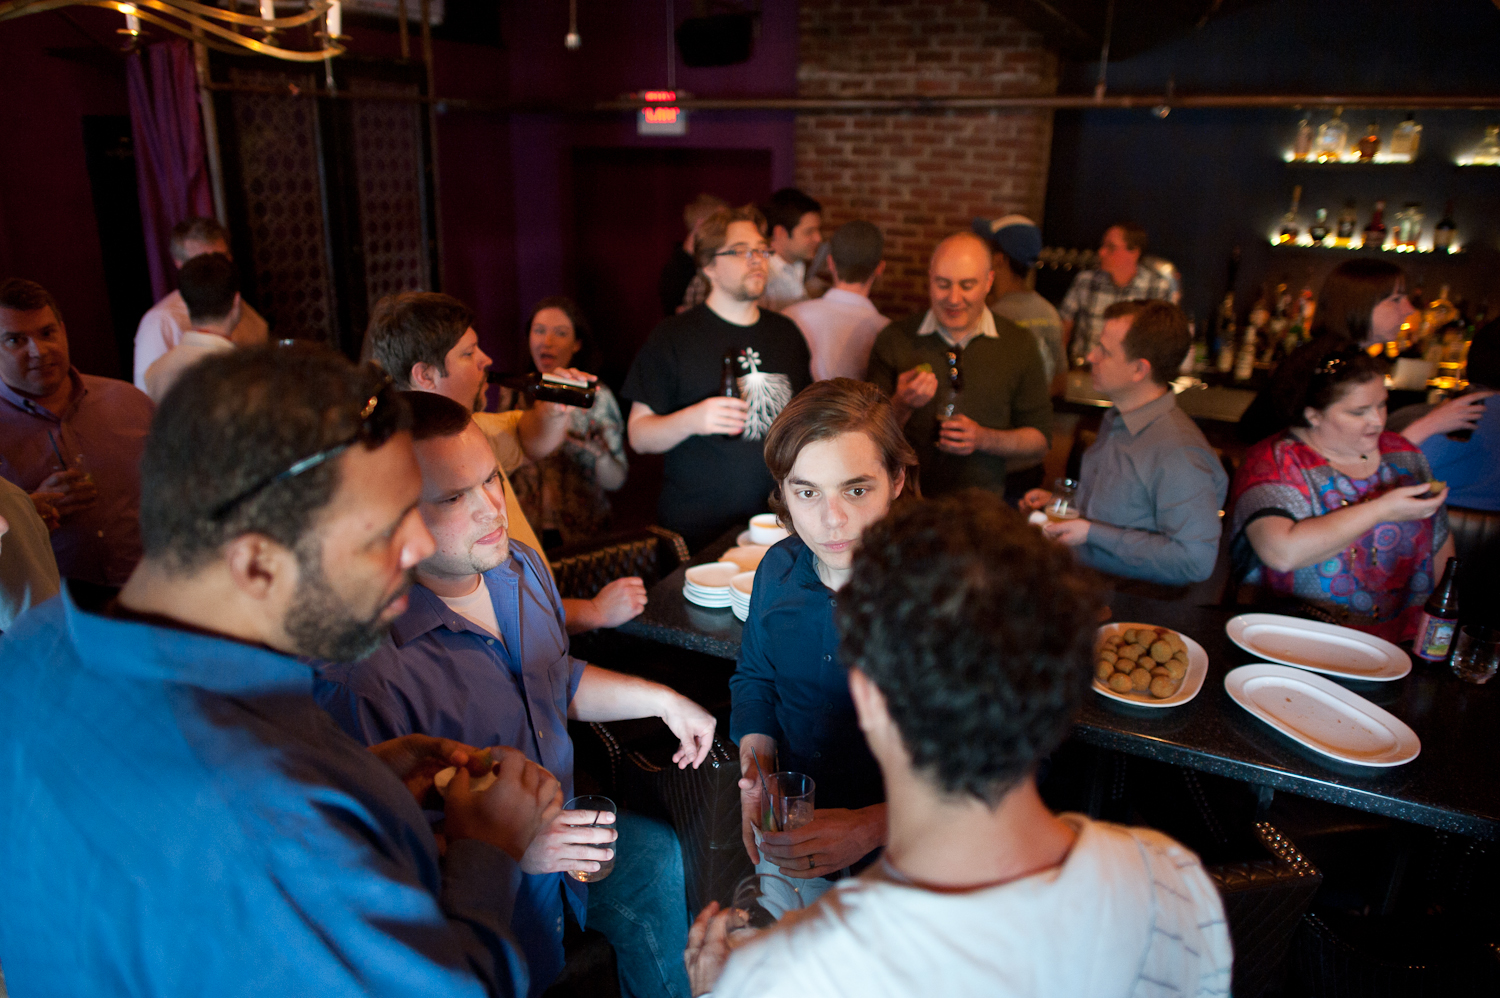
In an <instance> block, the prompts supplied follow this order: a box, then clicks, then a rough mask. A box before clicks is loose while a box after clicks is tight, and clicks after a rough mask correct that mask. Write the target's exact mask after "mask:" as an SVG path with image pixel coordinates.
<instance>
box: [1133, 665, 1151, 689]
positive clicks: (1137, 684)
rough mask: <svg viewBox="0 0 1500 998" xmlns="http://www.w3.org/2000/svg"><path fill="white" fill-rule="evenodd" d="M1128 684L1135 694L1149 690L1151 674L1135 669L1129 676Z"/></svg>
mask: <svg viewBox="0 0 1500 998" xmlns="http://www.w3.org/2000/svg"><path fill="white" fill-rule="evenodd" d="M1130 684H1131V686H1133V687H1134V688H1135V691H1136V692H1137V693H1144V692H1146V691H1147V690H1148V689H1150V688H1151V673H1149V672H1147V671H1146V670H1145V669H1136V670H1135V671H1134V672H1132V673H1131V674H1130Z"/></svg>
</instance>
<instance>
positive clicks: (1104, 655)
mask: <svg viewBox="0 0 1500 998" xmlns="http://www.w3.org/2000/svg"><path fill="white" fill-rule="evenodd" d="M1119 658H1120V656H1118V655H1116V654H1115V653H1114V652H1112V651H1110V650H1109V649H1108V648H1105V649H1104V650H1103V651H1101V652H1100V653H1099V661H1101V662H1108V663H1109V664H1110V665H1114V664H1115V662H1116V661H1118V660H1119Z"/></svg>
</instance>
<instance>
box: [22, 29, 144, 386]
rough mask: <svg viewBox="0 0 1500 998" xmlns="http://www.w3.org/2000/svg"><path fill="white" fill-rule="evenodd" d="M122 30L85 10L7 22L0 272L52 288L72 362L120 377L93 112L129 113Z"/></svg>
mask: <svg viewBox="0 0 1500 998" xmlns="http://www.w3.org/2000/svg"><path fill="white" fill-rule="evenodd" d="M121 26H123V21H122V20H121V18H120V15H119V14H114V13H109V12H105V11H100V10H91V9H87V8H83V7H77V8H71V9H69V10H67V11H56V12H51V13H45V14H35V15H32V16H29V17H22V18H18V19H16V20H14V21H6V22H5V23H3V24H0V135H3V136H4V137H5V138H4V140H3V141H0V178H3V181H0V277H25V278H29V279H30V280H34V281H39V282H41V283H42V284H43V285H45V286H46V287H47V288H48V290H50V291H51V292H52V294H53V296H54V297H56V298H57V302H58V306H59V307H60V308H61V309H62V310H63V318H64V319H65V321H66V323H67V327H68V339H69V344H70V346H71V348H72V355H73V362H74V363H75V364H77V365H78V367H79V368H80V369H82V370H84V371H86V372H88V373H90V374H101V375H107V376H111V377H116V376H118V375H119V373H120V370H121V366H120V365H121V357H120V356H119V351H118V350H117V348H116V345H115V337H114V318H113V316H112V315H111V312H110V300H109V291H108V285H107V281H106V279H105V272H104V256H103V253H102V251H101V247H100V242H99V239H100V237H99V227H98V224H97V223H96V221H95V216H94V203H93V198H92V196H91V192H90V184H89V173H88V165H87V155H86V152H85V147H84V117H85V116H94V115H123V114H128V113H129V108H128V107H127V105H126V100H125V70H124V64H123V62H122V61H121V59H120V56H119V55H118V54H117V52H116V51H115V50H117V49H118V46H119V42H118V41H117V40H116V38H115V35H114V30H115V28H117V27H121ZM48 50H51V52H52V54H49V52H48ZM125 363H126V364H127V365H128V363H129V360H128V358H126V359H125Z"/></svg>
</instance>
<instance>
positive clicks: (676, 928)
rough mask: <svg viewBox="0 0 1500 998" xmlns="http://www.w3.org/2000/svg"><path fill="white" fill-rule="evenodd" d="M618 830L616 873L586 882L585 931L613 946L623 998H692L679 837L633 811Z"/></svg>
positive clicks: (622, 819)
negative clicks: (599, 935)
mask: <svg viewBox="0 0 1500 998" xmlns="http://www.w3.org/2000/svg"><path fill="white" fill-rule="evenodd" d="M615 828H616V829H618V830H619V833H620V837H619V839H618V840H617V844H616V849H615V869H614V872H613V873H611V874H610V875H609V876H608V877H605V878H604V879H603V880H601V881H599V882H598V883H594V884H589V910H588V927H589V928H591V929H598V930H599V931H600V932H602V933H604V935H605V937H606V938H607V939H608V940H609V941H610V944H611V945H612V946H614V948H615V959H616V961H617V962H618V964H619V968H620V993H621V994H622V995H624V996H625V998H648V996H651V998H654V996H658V995H663V996H669V998H690V996H691V994H692V990H691V989H690V987H689V986H688V978H687V969H686V968H685V967H684V966H683V962H682V953H683V950H685V949H687V934H688V917H687V898H686V888H685V886H684V884H683V873H682V845H681V843H679V842H678V841H677V833H676V832H674V831H673V830H672V826H671V825H668V824H665V823H663V822H660V821H657V820H655V819H654V818H646V817H643V816H641V815H639V814H631V813H629V812H622V813H621V814H620V815H619V816H618V817H617V818H616V819H615Z"/></svg>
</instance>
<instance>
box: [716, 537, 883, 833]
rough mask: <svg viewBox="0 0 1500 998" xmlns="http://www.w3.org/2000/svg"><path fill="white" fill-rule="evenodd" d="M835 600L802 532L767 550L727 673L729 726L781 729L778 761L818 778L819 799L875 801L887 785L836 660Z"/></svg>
mask: <svg viewBox="0 0 1500 998" xmlns="http://www.w3.org/2000/svg"><path fill="white" fill-rule="evenodd" d="M837 601H838V600H837V596H836V595H835V594H834V592H833V590H831V589H829V588H828V587H827V586H825V585H823V582H822V580H821V579H819V578H818V571H817V559H816V558H815V557H814V555H813V553H812V549H811V548H809V547H808V546H807V545H806V544H804V543H803V542H802V540H801V538H799V537H797V536H796V535H795V534H794V535H792V536H791V537H788V538H787V539H785V540H783V541H781V542H780V543H778V544H777V545H776V546H775V547H773V548H771V550H769V551H767V552H766V556H765V557H764V558H762V559H761V562H760V567H758V568H757V569H756V570H755V588H754V589H753V590H752V591H751V593H750V613H749V616H748V617H746V619H745V631H744V636H743V637H742V638H741V639H740V658H739V662H738V664H737V665H736V666H735V670H734V675H733V676H731V677H730V679H729V695H730V699H731V704H732V706H731V708H730V715H729V736H730V737H731V738H733V739H734V740H735V741H736V742H738V741H739V740H740V739H741V738H743V737H744V736H745V735H750V734H761V735H770V736H771V737H772V738H774V739H776V750H777V758H778V759H779V762H778V763H777V765H778V766H779V767H780V768H781V769H783V770H790V771H792V772H794V773H805V774H807V775H808V776H811V777H812V778H813V784H814V786H815V787H816V789H817V806H818V807H820V808H822V807H847V808H859V807H868V806H870V805H871V804H879V803H881V802H882V801H884V800H885V786H884V784H883V783H882V782H881V779H880V768H879V767H878V766H877V765H876V764H875V758H874V756H872V755H870V748H869V746H868V745H866V744H865V736H864V732H862V731H860V730H859V720H858V718H857V717H856V716H855V713H854V699H853V698H852V697H851V696H850V694H849V675H848V672H847V671H846V670H845V669H844V667H843V665H842V664H841V663H840V662H839V635H838V628H837V627H835V626H834V623H833V609H834V606H835V605H836V604H837ZM761 762H763V763H764V764H765V765H766V766H770V765H771V760H769V759H762V760H761Z"/></svg>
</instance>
